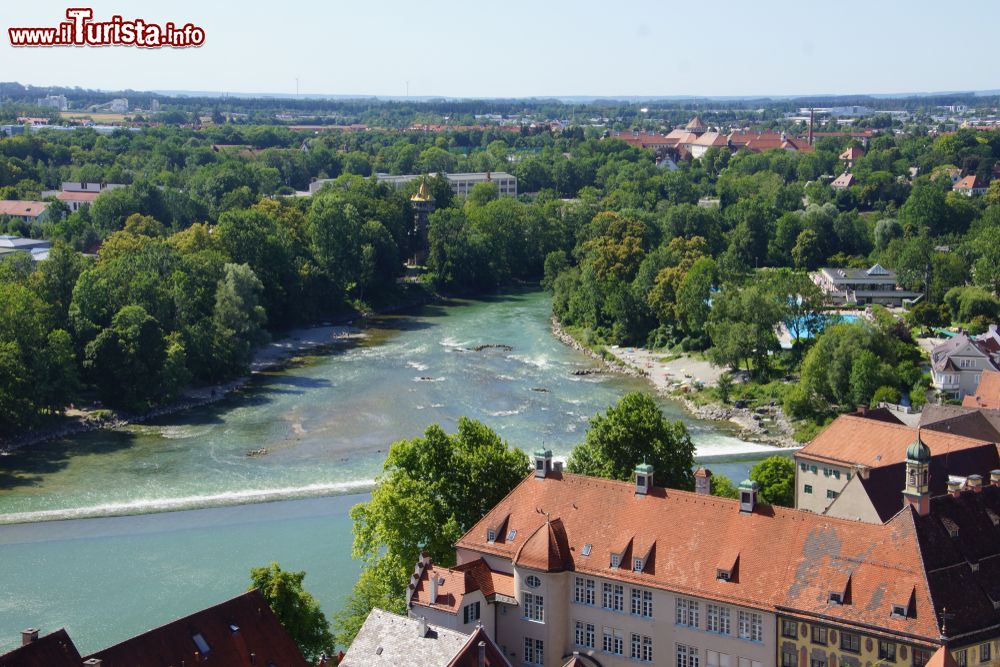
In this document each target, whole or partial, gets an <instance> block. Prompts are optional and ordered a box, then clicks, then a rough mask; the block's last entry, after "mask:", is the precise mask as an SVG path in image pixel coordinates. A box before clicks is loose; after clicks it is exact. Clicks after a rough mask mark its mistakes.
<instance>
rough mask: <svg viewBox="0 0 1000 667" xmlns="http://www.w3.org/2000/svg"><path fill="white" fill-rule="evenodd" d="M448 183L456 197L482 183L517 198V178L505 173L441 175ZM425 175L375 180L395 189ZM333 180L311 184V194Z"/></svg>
mask: <svg viewBox="0 0 1000 667" xmlns="http://www.w3.org/2000/svg"><path fill="white" fill-rule="evenodd" d="M441 176H444V178H445V179H446V180H447V181H448V185H450V186H451V191H452V192H454V193H455V194H456V195H462V196H463V197H464V196H466V195H468V194H469V191H470V190H472V188H474V187H475V186H476V185H478V184H480V183H495V184H496V186H497V189H498V190H499V191H500V196H501V197H516V196H517V177H516V176H513V175H511V174H508V173H507V172H505V171H492V172H491V171H482V172H469V173H463V174H441ZM424 177H425V175H424V174H399V175H391V174H376V175H375V178H376V179H378V182H379V183H388V184H389V185H392V186H394V187H397V188H398V187H401V186H402V185H405V184H406V183H409V182H410V181H415V180H417V179H419V178H424ZM332 180H333V179H328V178H323V179H318V180H315V181H313V182H312V183H310V184H309V194H311V195H314V194H316V193H317V192H319V191H320V190H321V189H322V188H323V186H324V185H326V184H327V183H330V182H331V181H332Z"/></svg>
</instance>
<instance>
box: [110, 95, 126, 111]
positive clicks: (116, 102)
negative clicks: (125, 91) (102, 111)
mask: <svg viewBox="0 0 1000 667" xmlns="http://www.w3.org/2000/svg"><path fill="white" fill-rule="evenodd" d="M108 111H110V112H111V113H126V112H127V111H128V100H127V99H126V98H124V97H116V98H115V99H113V100H111V101H110V102H108Z"/></svg>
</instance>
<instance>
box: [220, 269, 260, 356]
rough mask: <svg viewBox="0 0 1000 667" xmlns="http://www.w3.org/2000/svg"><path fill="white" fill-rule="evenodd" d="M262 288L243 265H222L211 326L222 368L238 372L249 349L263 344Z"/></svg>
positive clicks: (250, 270) (254, 276)
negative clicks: (223, 270)
mask: <svg viewBox="0 0 1000 667" xmlns="http://www.w3.org/2000/svg"><path fill="white" fill-rule="evenodd" d="M263 289H264V287H263V285H261V282H260V280H258V279H257V276H256V275H254V272H253V269H251V268H250V267H249V266H247V265H246V264H226V266H225V275H223V277H222V279H221V280H220V281H219V285H218V288H217V289H216V291H215V310H214V311H213V314H212V319H213V323H214V326H215V334H216V344H217V346H218V350H219V359H220V362H221V363H222V364H223V366H224V367H226V368H229V369H233V370H239V369H243V368H246V366H247V364H249V363H250V358H251V355H252V353H253V348H254V347H255V346H257V345H261V344H263V343H264V342H266V341H267V339H268V336H267V332H266V331H264V322H265V321H266V320H267V314H266V313H265V312H264V307H263V306H261V305H260V293H261V292H262V291H263Z"/></svg>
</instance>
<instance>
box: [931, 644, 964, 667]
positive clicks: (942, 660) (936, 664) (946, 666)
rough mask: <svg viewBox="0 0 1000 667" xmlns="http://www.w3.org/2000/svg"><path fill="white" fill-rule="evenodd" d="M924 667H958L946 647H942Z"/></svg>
mask: <svg viewBox="0 0 1000 667" xmlns="http://www.w3.org/2000/svg"><path fill="white" fill-rule="evenodd" d="M926 667H958V663H957V662H955V658H954V657H953V656H952V655H951V651H949V650H948V647H946V646H942V647H941V648H939V649H938V650H937V651H935V652H934V655H932V656H931V659H930V660H928V661H927V665H926Z"/></svg>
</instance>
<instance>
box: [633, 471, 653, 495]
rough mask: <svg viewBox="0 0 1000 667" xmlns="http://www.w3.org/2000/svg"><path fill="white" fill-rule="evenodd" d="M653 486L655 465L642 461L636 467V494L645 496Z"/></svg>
mask: <svg viewBox="0 0 1000 667" xmlns="http://www.w3.org/2000/svg"><path fill="white" fill-rule="evenodd" d="M652 486H653V466H651V465H649V464H648V463H642V464H640V465H637V466H636V467H635V495H637V496H644V495H646V494H647V493H649V489H651V488H652Z"/></svg>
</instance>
